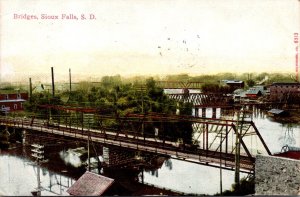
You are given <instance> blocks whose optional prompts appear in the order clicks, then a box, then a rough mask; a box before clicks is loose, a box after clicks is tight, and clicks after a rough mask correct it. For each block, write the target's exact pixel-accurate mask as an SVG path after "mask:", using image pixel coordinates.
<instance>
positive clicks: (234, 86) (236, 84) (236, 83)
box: [222, 80, 245, 90]
mask: <svg viewBox="0 0 300 197" xmlns="http://www.w3.org/2000/svg"><path fill="white" fill-rule="evenodd" d="M222 82H223V83H225V84H226V85H228V86H229V87H231V88H232V89H234V90H235V89H239V88H244V86H245V83H244V81H238V80H222Z"/></svg>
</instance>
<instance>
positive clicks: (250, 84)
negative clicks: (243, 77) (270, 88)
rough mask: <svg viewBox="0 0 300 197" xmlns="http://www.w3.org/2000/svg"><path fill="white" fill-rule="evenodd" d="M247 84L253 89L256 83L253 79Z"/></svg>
mask: <svg viewBox="0 0 300 197" xmlns="http://www.w3.org/2000/svg"><path fill="white" fill-rule="evenodd" d="M246 83H247V85H248V87H253V86H254V85H255V81H254V80H252V79H248V80H247V81H246Z"/></svg>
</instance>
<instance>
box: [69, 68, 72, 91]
mask: <svg viewBox="0 0 300 197" xmlns="http://www.w3.org/2000/svg"><path fill="white" fill-rule="evenodd" d="M69 81H70V92H71V90H72V87H71V86H72V85H71V84H72V83H71V68H69Z"/></svg>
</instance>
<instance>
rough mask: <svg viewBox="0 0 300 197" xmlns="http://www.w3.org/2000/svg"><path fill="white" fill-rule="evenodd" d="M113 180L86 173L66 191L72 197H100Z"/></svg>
mask: <svg viewBox="0 0 300 197" xmlns="http://www.w3.org/2000/svg"><path fill="white" fill-rule="evenodd" d="M113 182H114V179H111V178H108V177H105V176H101V175H98V174H95V173H92V172H89V171H86V172H85V173H84V174H83V175H82V176H81V177H80V178H79V179H78V180H77V181H76V182H75V183H74V184H73V185H72V186H71V187H70V188H69V189H68V190H67V192H68V193H69V194H70V195H73V196H101V195H102V194H103V193H104V192H105V191H106V190H107V189H108V188H109V187H110V186H111V185H112V184H113Z"/></svg>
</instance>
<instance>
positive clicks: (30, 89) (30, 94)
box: [29, 78, 32, 102]
mask: <svg viewBox="0 0 300 197" xmlns="http://www.w3.org/2000/svg"><path fill="white" fill-rule="evenodd" d="M31 98H32V83H31V78H29V102H31Z"/></svg>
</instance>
